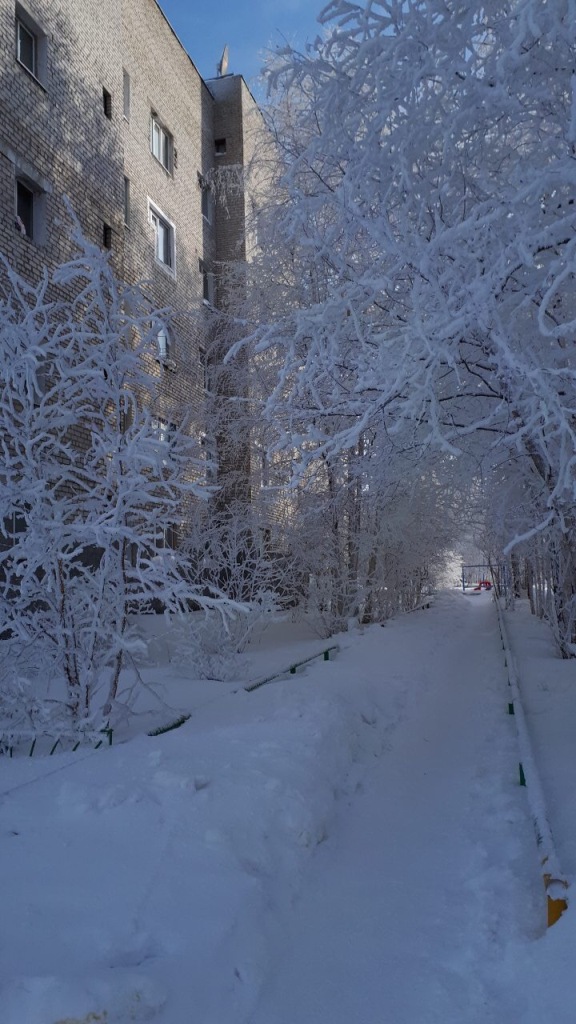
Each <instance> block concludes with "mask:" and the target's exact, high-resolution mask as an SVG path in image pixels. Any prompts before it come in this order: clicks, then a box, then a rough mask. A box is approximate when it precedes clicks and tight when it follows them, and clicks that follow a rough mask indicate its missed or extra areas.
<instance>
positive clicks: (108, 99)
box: [102, 88, 112, 121]
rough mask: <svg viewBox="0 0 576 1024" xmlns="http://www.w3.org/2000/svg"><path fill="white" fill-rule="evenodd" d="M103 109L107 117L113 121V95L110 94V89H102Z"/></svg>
mask: <svg viewBox="0 0 576 1024" xmlns="http://www.w3.org/2000/svg"><path fill="white" fill-rule="evenodd" d="M102 107H103V110H104V114H105V116H106V117H107V118H108V120H109V121H111V120H112V93H110V92H108V89H104V88H102Z"/></svg>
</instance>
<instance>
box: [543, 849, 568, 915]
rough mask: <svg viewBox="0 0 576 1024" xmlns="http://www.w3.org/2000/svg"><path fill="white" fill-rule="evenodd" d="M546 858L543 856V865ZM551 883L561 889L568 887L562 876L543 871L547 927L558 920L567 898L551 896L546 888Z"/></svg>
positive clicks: (565, 906) (566, 907)
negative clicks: (558, 876)
mask: <svg viewBox="0 0 576 1024" xmlns="http://www.w3.org/2000/svg"><path fill="white" fill-rule="evenodd" d="M547 860H548V858H547V857H545V858H544V860H543V861H542V864H543V865H544V864H545V863H546V861H547ZM551 885H554V886H555V887H557V886H560V887H561V888H563V889H567V888H568V882H565V881H564V879H563V878H553V877H552V875H550V874H548V873H547V872H544V888H545V889H546V910H547V924H548V928H551V927H552V925H553V924H556V922H557V921H559V920H560V918H561V917H562V914H563V913H564V911H565V910H567V909H568V900H567V899H564V898H563V897H562V896H551V895H550V893H549V892H548V889H549V888H550V886H551Z"/></svg>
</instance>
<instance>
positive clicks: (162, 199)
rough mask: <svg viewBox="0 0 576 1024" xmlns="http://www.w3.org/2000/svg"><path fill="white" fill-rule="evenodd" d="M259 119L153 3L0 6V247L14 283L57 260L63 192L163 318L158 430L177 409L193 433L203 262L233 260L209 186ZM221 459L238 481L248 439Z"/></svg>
mask: <svg viewBox="0 0 576 1024" xmlns="http://www.w3.org/2000/svg"><path fill="white" fill-rule="evenodd" d="M259 126H260V117H259V112H258V109H257V107H256V104H255V102H254V100H253V98H252V96H251V94H250V92H249V90H248V88H247V87H246V85H245V83H244V81H243V79H242V78H241V77H240V76H236V75H227V76H225V77H223V78H219V79H214V80H212V81H207V82H206V81H204V80H203V79H202V78H201V76H200V75H199V73H198V71H197V70H196V68H195V66H194V64H193V62H192V61H191V59H190V57H189V56H188V54H187V53H186V51H185V50H184V48H183V47H182V45H181V43H180V42H179V40H178V38H177V36H176V35H175V33H174V31H173V30H172V28H171V26H170V24H169V23H168V21H167V19H166V18H165V16H164V14H163V12H162V10H161V8H160V6H159V5H158V4H157V3H156V0H97V2H95V0H24V2H22V3H20V2H19V0H17V2H15V0H0V251H1V252H2V253H3V254H4V255H5V256H6V257H7V258H8V260H9V262H10V263H11V264H12V266H13V267H14V269H15V270H16V271H18V272H19V273H20V274H22V275H23V276H24V277H26V278H28V279H30V280H36V279H38V277H39V276H40V274H41V273H42V271H43V269H44V268H45V267H48V268H49V269H51V268H53V267H55V266H57V265H59V264H61V263H62V262H64V261H65V260H67V259H68V258H69V257H70V256H71V255H72V253H73V246H72V243H71V241H70V216H69V213H68V210H67V206H66V202H65V197H66V198H67V200H68V201H69V203H70V205H71V207H72V209H73V210H74V213H75V214H76V216H77V217H78V219H79V221H80V224H81V227H82V230H83V232H84V234H85V235H86V237H87V238H88V239H89V240H90V241H92V242H95V243H97V244H98V245H100V246H101V247H102V248H103V249H106V250H109V253H110V260H111V263H112V267H113V269H114V271H115V273H116V275H117V276H118V278H119V279H121V280H122V281H125V282H126V283H129V284H132V283H136V282H140V283H141V286H142V289H143V291H144V293H145V295H146V297H147V299H149V301H150V305H151V308H154V309H167V310H169V311H170V312H169V314H168V315H167V318H166V325H165V327H163V328H162V329H161V330H159V332H158V337H157V338H156V339H155V343H154V347H153V349H152V348H151V350H150V353H149V358H150V367H151V368H152V370H153V372H154V373H155V374H156V375H157V377H158V384H159V388H158V396H159V397H158V399H157V402H158V409H157V410H156V411H157V415H158V417H159V418H161V419H162V420H164V421H166V422H167V423H169V422H170V421H173V420H174V419H175V418H176V417H177V416H178V409H179V408H181V407H182V405H183V404H186V405H187V406H188V407H193V408H194V409H197V411H198V412H197V423H198V430H199V431H201V430H202V418H203V408H204V398H205V390H206V382H207V371H206V363H207V361H210V359H212V360H214V359H220V358H221V356H222V351H221V347H218V346H217V347H216V348H215V347H214V345H213V343H212V334H211V331H212V327H211V323H212V320H213V315H212V311H213V309H214V307H217V306H219V305H220V306H225V305H226V301H227V299H226V294H225V288H224V285H223V284H220V283H219V281H220V278H219V274H218V268H219V267H220V266H221V265H222V264H223V263H224V262H227V261H230V260H245V259H246V258H247V256H248V248H247V223H248V215H249V196H248V193H247V191H246V190H245V188H244V186H243V185H242V181H243V178H242V174H241V173H236V175H235V184H234V189H233V194H231V195H230V197H229V199H228V200H227V201H226V202H218V201H217V198H216V194H217V190H216V189H215V188H214V182H215V180H216V179H217V178H218V177H219V176H220V178H221V179H222V180H223V181H224V182H225V180H226V175H225V173H224V174H222V173H220V172H221V171H223V169H224V168H226V169H227V170H228V171H229V172H230V177H231V180H232V177H233V173H232V172H233V171H235V172H242V171H243V169H244V168H245V167H246V166H247V164H248V163H249V162H250V161H252V160H253V159H254V156H255V142H254V139H255V138H256V136H257V133H258V129H259ZM239 183H240V184H239ZM224 188H225V186H224ZM222 280H223V279H222ZM220 449H221V451H219V452H218V456H219V457H220V456H221V457H222V458H225V453H224V445H220ZM232 458H233V459H234V461H235V462H236V464H237V465H240V464H241V468H242V473H243V475H244V476H245V479H246V480H247V479H248V477H249V469H250V467H249V450H248V446H246V445H245V446H244V450H243V454H242V457H241V459H240V461H239V449H238V447H237V446H236V448H235V450H234V452H233V455H232ZM245 491H246V488H245Z"/></svg>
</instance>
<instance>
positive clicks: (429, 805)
mask: <svg viewBox="0 0 576 1024" xmlns="http://www.w3.org/2000/svg"><path fill="white" fill-rule="evenodd" d="M455 598H456V595H445V596H443V597H441V598H440V601H439V604H438V605H436V606H435V607H433V608H432V609H431V610H430V611H426V612H422V613H418V614H419V615H420V616H422V623H421V628H420V629H419V630H418V633H419V643H418V644H417V645H416V646H414V645H413V644H412V645H411V644H410V634H411V633H414V630H415V626H416V622H415V619H414V617H408V618H406V619H405V620H404V621H403V622H402V623H401V624H400V623H398V624H397V625H396V628H395V630H394V631H390V635H389V637H388V638H387V639H388V640H389V642H390V643H391V645H392V646H393V647H394V648H396V647H398V650H394V649H389V650H388V652H387V653H388V656H389V659H390V663H391V664H392V665H393V666H394V671H395V672H398V671H400V668H399V666H401V672H402V674H403V675H405V676H406V679H407V680H411V681H412V684H413V691H414V693H415V694H416V695H417V699H416V700H415V701H414V702H413V703H412V704H411V705H409V706H408V708H407V709H406V713H405V718H404V721H403V722H402V723H401V725H400V726H398V727H397V728H396V729H395V730H394V731H393V732H392V733H391V736H390V743H389V749H388V750H387V751H386V752H385V753H384V754H383V756H382V757H381V758H380V760H379V762H378V764H377V765H376V766H375V767H374V769H373V770H372V771H371V772H370V773H369V774H368V776H367V780H366V785H365V790H364V792H362V793H361V794H359V795H358V796H357V797H356V798H355V799H354V800H353V802H352V803H351V806H350V807H349V810H348V812H347V813H342V814H341V815H340V817H339V820H338V822H337V824H336V827H335V828H334V830H333V832H332V834H331V835H330V836H329V838H328V839H327V841H326V842H325V843H324V844H323V845H322V846H321V847H319V849H318V851H317V854H316V856H315V859H314V863H313V865H312V866H311V870H310V873H309V876H308V878H307V881H306V884H305V887H304V889H303V890H302V891H301V893H300V896H299V899H298V901H297V905H296V907H295V909H294V912H293V915H292V916H291V919H289V920H288V921H287V925H286V941H285V944H284V945H283V947H282V948H281V949H280V950H279V956H278V960H277V963H276V967H275V970H274V971H273V972H271V974H270V976H269V980H268V983H267V985H266V986H265V988H264V990H263V992H262V995H261V1000H260V1003H259V1006H258V1008H257V1010H256V1012H255V1013H254V1014H253V1016H252V1017H251V1018H250V1024H293V1022H294V1021H298V1022H299V1024H324V1022H326V1024H436V1022H438V1024H446V1022H447V1021H450V1022H451V1021H463V1022H464V1021H465V1022H466V1024H476V1022H477V1024H490V1022H492V1021H495V1022H496V1021H498V1022H499V1024H502V1022H504V1021H509V1020H512V1019H514V1020H516V1019H517V1020H522V1019H523V1018H522V1016H521V1015H519V1016H516V1015H514V1017H513V1018H512V1017H510V1016H508V1014H507V1011H506V1009H505V1005H503V1002H502V999H500V1000H499V1001H498V1005H495V1003H494V997H493V991H494V986H493V983H492V981H493V979H491V980H490V983H489V984H488V983H487V980H488V979H487V977H486V972H488V974H491V969H490V965H491V964H494V967H496V965H497V960H498V958H499V955H500V954H501V951H502V947H503V943H504V941H505V940H506V939H507V938H511V937H512V936H513V934H514V933H515V932H518V931H520V933H522V932H524V934H525V935H526V934H529V933H530V932H531V931H532V933H535V932H537V931H538V930H539V929H541V927H542V914H543V901H542V902H541V904H540V905H537V903H536V899H535V893H536V892H537V889H538V885H539V879H538V877H537V869H536V868H537V858H536V850H535V843H534V837H533V835H532V831H531V827H530V825H529V823H528V820H527V815H526V805H525V800H524V794H523V792H522V790H521V789H520V787H519V786H518V785H517V782H516V778H515V771H516V762H517V757H516V755H515V748H514V733H513V728H512V727H511V721H510V719H509V718H508V717H507V716H506V713H505V711H506V699H507V694H506V678H505V674H504V665H503V659H502V652H501V648H500V645H499V642H498V635H497V630H496V628H495V610H494V607H493V604H492V602H491V601H490V600H489V598H488V596H487V595H479V596H475V597H472V596H471V597H470V598H469V599H467V600H465V599H460V600H458V599H455ZM447 604H449V605H450V608H449V609H448V608H447V607H446V605H447ZM447 612H449V614H448V615H447V614H446V613H447ZM424 617H425V618H424ZM398 626H400V628H398ZM424 638H425V641H424ZM381 671H382V680H383V683H385V682H386V673H387V669H386V664H382V668H381ZM502 998H504V997H502ZM516 999H517V1000H521V994H518V996H517V997H516ZM518 1007H519V1002H518V1001H516V1002H515V1008H516V1012H517V1010H518Z"/></svg>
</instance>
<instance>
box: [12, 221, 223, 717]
mask: <svg viewBox="0 0 576 1024" xmlns="http://www.w3.org/2000/svg"><path fill="white" fill-rule="evenodd" d="M75 241H76V243H77V245H78V255H77V257H76V258H75V259H74V260H72V261H71V262H69V263H67V264H65V265H63V266H61V267H60V268H58V269H57V270H56V271H55V272H54V273H53V274H52V275H51V276H50V275H48V273H46V274H45V276H44V278H43V279H42V280H41V281H40V283H39V284H38V285H30V284H27V283H26V282H25V281H23V280H22V279H21V278H20V277H18V276H17V275H16V274H15V273H14V272H13V271H12V270H11V269H10V268H9V267H8V266H7V265H6V264H5V263H2V266H1V270H0V272H1V275H2V280H1V294H0V360H1V362H0V445H1V451H2V458H1V469H0V634H1V636H2V668H1V677H0V689H2V688H6V687H7V688H8V689H10V687H12V689H13V687H14V685H15V682H14V681H15V680H16V681H17V680H20V681H22V680H27V681H28V684H30V685H31V686H32V688H34V687H37V688H38V692H40V693H43V692H44V690H43V689H41V688H42V687H43V686H44V684H45V683H52V684H53V686H54V690H53V692H54V694H55V695H56V696H59V695H60V692H61V691H59V686H61V685H62V684H64V686H65V704H66V706H67V710H68V713H69V716H70V719H71V720H72V721H73V722H74V723H75V725H76V726H77V727H82V726H84V725H86V724H90V723H91V722H94V721H97V720H100V721H102V717H104V719H105V720H106V719H109V717H110V716H112V718H113V713H114V702H115V699H116V696H117V691H118V685H119V680H120V675H121V671H122V668H123V666H124V664H125V659H126V656H127V654H129V653H130V652H132V651H134V650H135V648H136V646H137V645H138V642H139V641H138V637H137V635H136V633H135V631H134V628H133V626H132V625H131V615H132V614H133V613H136V612H145V611H149V610H151V609H153V608H154V609H159V608H164V609H166V610H168V611H181V610H182V609H186V608H188V607H189V606H190V602H192V601H193V602H194V603H195V606H202V605H206V604H211V603H213V601H212V597H216V599H217V595H214V594H212V595H210V594H209V593H208V592H207V591H206V588H205V587H204V586H202V587H201V586H199V585H198V584H197V583H196V582H194V580H193V579H190V577H189V574H187V573H186V572H185V571H184V569H183V567H182V565H181V564H180V563H179V561H178V560H177V559H176V558H175V556H174V552H173V551H172V550H171V548H170V535H171V532H172V531H173V530H174V529H175V528H176V527H178V525H179V524H180V523H181V522H182V521H183V520H185V519H186V518H187V517H188V516H189V515H190V510H191V507H192V505H193V503H194V502H195V501H196V499H198V498H201V497H202V495H203V493H204V487H203V485H202V484H201V483H199V480H200V462H201V460H200V458H199V456H200V453H199V451H198V450H197V449H196V442H195V441H194V438H193V435H194V431H193V430H192V429H191V428H192V424H191V423H190V419H189V417H188V416H187V415H186V413H185V411H184V410H182V415H181V417H180V420H179V422H178V424H177V425H174V424H173V423H170V424H168V423H165V422H163V421H162V420H161V419H159V418H158V414H157V406H156V405H155V400H156V399H157V397H158V396H157V386H158V381H157V378H155V377H154V375H153V373H152V372H148V370H147V369H146V366H153V365H154V361H153V359H152V358H151V354H152V352H153V351H154V349H153V347H152V346H153V345H154V344H155V341H156V337H157V334H158V330H159V326H160V324H161V322H162V315H161V313H158V312H154V311H151V310H150V308H149V306H148V304H147V303H146V302H145V300H144V298H143V296H142V295H141V293H140V291H139V290H138V289H137V288H129V287H124V286H121V285H119V284H118V282H117V281H116V280H115V279H114V276H113V274H112V271H111V269H110V266H109V262H108V260H107V258H106V256H105V255H104V254H103V253H102V252H101V251H100V250H99V249H98V248H96V247H95V246H92V245H91V244H89V243H88V242H87V241H85V240H84V239H83V238H82V237H81V236H80V235H79V234H77V235H76V237H75Z"/></svg>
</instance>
